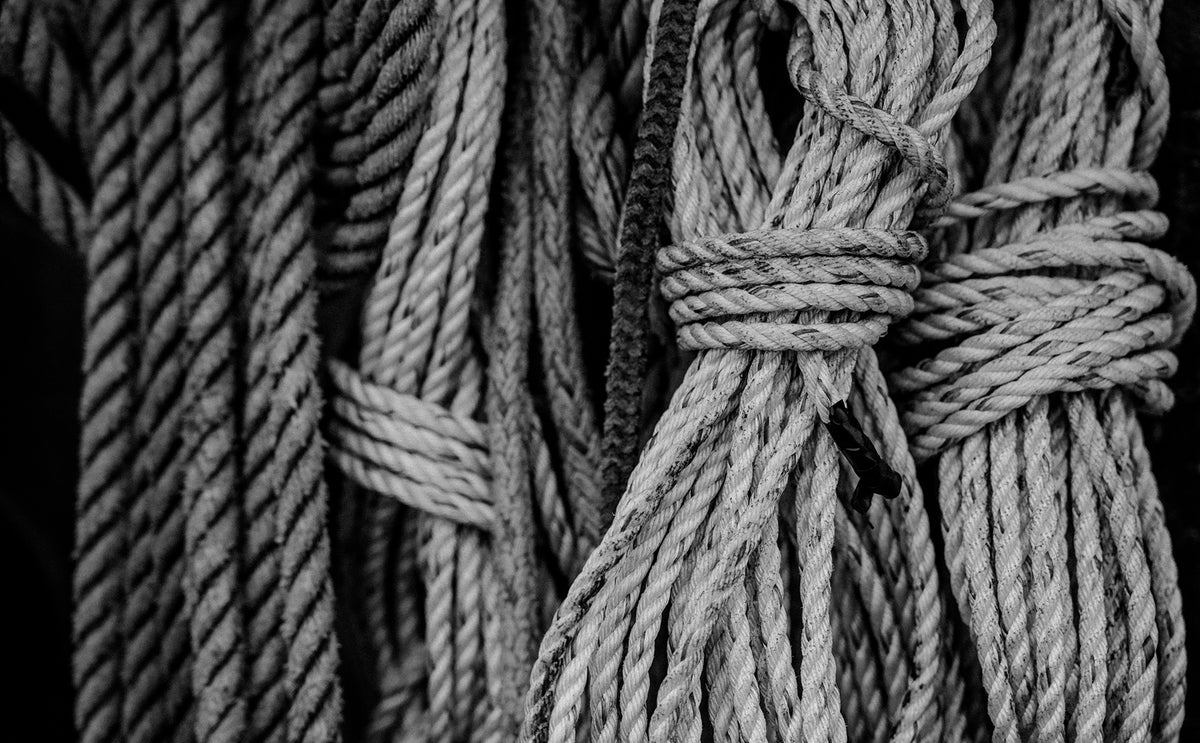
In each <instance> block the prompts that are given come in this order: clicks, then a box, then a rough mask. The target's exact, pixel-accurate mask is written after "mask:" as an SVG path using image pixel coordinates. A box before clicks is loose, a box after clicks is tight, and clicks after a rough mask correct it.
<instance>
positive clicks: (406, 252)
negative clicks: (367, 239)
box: [330, 0, 505, 740]
mask: <svg viewBox="0 0 1200 743" xmlns="http://www.w3.org/2000/svg"><path fill="white" fill-rule="evenodd" d="M443 12H444V13H445V14H446V15H445V17H444V18H440V19H439V20H438V21H437V24H436V25H437V26H438V27H440V28H444V29H445V36H444V38H443V39H442V40H441V48H442V54H441V56H440V58H439V59H438V60H437V68H436V72H435V73H434V77H433V79H434V80H435V83H434V87H433V92H432V97H431V100H430V113H429V121H428V126H427V127H426V129H425V131H424V132H423V133H422V135H421V138H420V140H419V142H417V143H416V148H415V150H414V152H413V155H412V161H413V166H412V169H411V170H410V171H409V173H408V176H407V178H406V179H405V180H404V183H403V189H402V191H401V193H400V198H399V203H398V205H397V206H396V207H395V217H394V218H393V220H392V223H391V227H390V232H389V233H388V234H387V241H386V245H385V246H384V248H383V259H382V262H381V264H380V266H379V268H378V270H377V271H376V274H375V279H374V281H373V283H372V286H371V288H370V290H369V293H368V296H367V299H366V303H365V308H364V312H363V332H362V338H363V346H362V351H361V353H360V357H359V369H358V371H353V370H351V369H350V368H349V367H347V366H345V365H337V364H335V365H334V366H333V368H332V372H333V374H332V381H333V383H334V386H335V390H336V397H335V400H334V405H333V422H332V425H331V431H330V432H331V435H332V437H333V443H334V451H333V458H334V461H335V462H336V463H337V464H338V465H339V467H340V468H341V469H342V470H343V472H345V473H346V474H347V475H348V476H349V477H350V478H351V479H352V480H353V481H354V482H355V483H357V484H358V485H361V486H363V487H365V488H367V489H369V490H370V491H373V492H374V493H376V494H378V495H376V496H371V495H369V494H367V493H362V492H353V491H352V492H350V493H348V494H347V497H350V498H372V499H373V500H372V501H371V502H370V503H369V505H368V507H367V509H366V510H367V514H366V515H365V518H364V522H365V523H362V524H360V525H359V526H358V527H357V528H358V529H361V530H362V532H361V533H362V538H364V539H367V540H368V544H367V547H366V557H365V561H364V563H363V564H362V566H361V569H362V570H363V573H364V574H363V576H362V581H363V585H364V586H365V590H366V591H368V592H369V593H368V597H367V602H366V624H367V627H366V640H367V642H368V643H369V644H370V652H371V654H372V655H373V656H374V657H375V658H376V659H377V668H376V673H375V678H376V682H377V683H378V684H379V690H378V691H379V695H380V696H379V699H378V701H377V703H376V704H375V706H374V709H373V710H372V712H371V715H370V721H369V730H368V735H369V736H370V737H372V738H384V739H391V738H392V737H395V736H398V735H401V734H409V735H412V734H415V731H418V730H419V731H421V732H422V734H423V735H427V736H428V737H429V738H431V739H434V740H448V739H466V738H468V737H471V738H472V739H473V738H476V737H478V738H480V739H491V738H492V737H494V736H495V735H496V734H497V732H496V731H495V730H494V729H489V728H491V727H492V723H490V722H489V720H490V717H491V712H490V711H489V709H488V707H489V705H490V702H489V700H488V699H487V695H486V691H485V689H484V683H485V682H484V679H485V678H486V675H487V674H488V673H489V672H490V670H491V669H490V665H491V664H490V662H489V661H487V660H486V659H485V651H487V652H495V651H496V650H498V648H494V647H487V646H486V645H485V637H486V636H487V635H488V634H490V633H492V632H493V630H492V629H491V628H490V627H489V626H488V625H490V624H491V623H494V622H496V621H499V620H498V618H497V617H495V616H494V615H489V614H488V613H487V612H485V607H484V603H483V591H484V585H485V583H484V581H485V579H486V573H485V571H484V569H483V566H484V565H485V564H487V563H488V556H487V552H488V547H487V542H486V539H485V536H486V532H485V531H481V528H482V529H485V530H486V529H487V528H488V527H489V525H490V523H491V522H492V520H493V509H492V504H491V502H490V500H491V497H490V493H489V490H488V479H489V474H490V473H489V471H488V470H489V467H488V464H487V458H488V452H487V448H486V439H485V435H484V433H483V429H482V427H481V426H480V425H479V424H478V423H476V422H475V420H474V416H476V415H477V414H478V412H479V408H480V397H481V395H482V387H483V377H482V370H483V366H482V361H481V359H480V358H479V356H478V351H477V350H476V349H475V348H473V347H474V345H475V342H474V340H473V339H472V338H471V337H470V336H469V334H468V333H469V326H470V312H471V301H472V297H473V295H474V286H475V280H476V267H477V264H478V261H479V257H480V253H481V241H482V238H483V226H484V225H483V216H484V212H485V210H486V208H487V203H488V199H487V196H488V188H489V183H490V180H491V172H492V167H493V163H494V157H495V150H496V143H497V141H498V136H499V126H500V118H499V113H500V101H501V99H502V95H503V92H504V81H505V65H504V61H503V60H504V51H505V47H504V17H503V14H502V8H501V7H500V5H499V3H497V2H494V1H493V0H460V1H458V2H454V3H451V4H450V5H449V6H447V7H446V8H445V9H443ZM427 25H428V23H427ZM401 61H403V60H401ZM398 502H399V503H404V504H406V505H408V506H409V507H411V508H414V509H417V513H416V514H414V516H415V519H416V526H415V529H412V530H407V531H402V530H401V528H400V526H399V523H400V522H403V521H407V520H409V519H410V518H412V516H408V515H401V514H400V513H399V509H398V508H397V505H398ZM401 540H407V541H409V542H410V544H409V545H408V546H401V547H400V549H402V550H405V551H406V552H407V553H408V554H410V555H415V557H416V559H415V560H412V559H411V558H410V559H408V560H406V561H405V565H404V566H403V568H401V566H400V565H398V564H397V565H394V566H393V565H391V564H390V563H391V562H392V561H393V559H394V558H392V554H393V550H394V549H395V545H396V542H398V541H401ZM414 542H415V543H414ZM401 569H403V570H404V572H403V573H400V572H399V571H400V570H401ZM393 570H395V571H397V572H392V571H393ZM413 572H415V573H417V574H418V575H419V578H420V583H422V584H423V587H424V592H423V593H424V607H423V608H422V607H420V605H419V603H418V602H419V597H418V596H414V595H405V593H404V590H403V588H404V585H406V584H408V583H409V581H410V580H411V579H410V578H409V577H408V575H407V574H411V573H413ZM392 575H397V576H398V577H400V578H401V580H403V581H404V583H403V584H401V585H400V586H395V585H390V583H391V582H392V579H391V577H390V576H392ZM415 613H423V614H424V620H425V621H424V627H423V628H421V627H420V626H419V625H418V624H417V623H416V622H414V621H413V620H414V619H415V617H413V616H412V615H413V614H415ZM389 616H391V617H396V619H395V621H396V622H397V623H398V624H397V626H391V623H390V622H389ZM422 635H423V636H422ZM423 657H424V658H427V659H428V664H427V665H426V663H424V662H423V661H422V658H423Z"/></svg>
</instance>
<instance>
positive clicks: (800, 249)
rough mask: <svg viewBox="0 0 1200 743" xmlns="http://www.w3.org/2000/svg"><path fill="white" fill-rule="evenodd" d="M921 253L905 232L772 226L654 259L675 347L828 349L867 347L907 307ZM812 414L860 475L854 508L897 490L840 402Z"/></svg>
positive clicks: (915, 236) (914, 236)
mask: <svg viewBox="0 0 1200 743" xmlns="http://www.w3.org/2000/svg"><path fill="white" fill-rule="evenodd" d="M926 252H927V250H926V245H925V240H924V238H922V237H921V235H920V234H919V233H916V232H910V231H887V230H879V229H861V228H850V227H842V228H837V229H830V230H822V229H809V230H795V229H786V228H777V229H771V230H756V231H751V232H745V233H739V234H731V235H724V236H721V237H714V238H706V239H703V240H700V241H696V242H691V243H684V244H682V245H679V246H671V247H667V248H663V249H661V250H659V252H658V261H657V267H658V270H659V272H660V273H661V275H662V277H663V279H662V283H661V285H660V287H659V288H660V291H661V293H662V295H663V297H664V298H665V299H666V300H668V301H669V302H670V303H671V304H670V309H669V312H670V316H671V319H672V320H673V321H674V322H675V325H676V341H677V342H678V343H679V345H680V347H681V348H685V349H688V350H702V349H732V350H743V351H749V350H753V351H762V352H771V351H774V352H788V351H791V352H809V353H811V352H822V353H834V352H838V351H857V350H859V349H862V348H869V347H871V346H873V345H874V344H875V343H877V342H878V341H879V340H880V339H881V338H882V337H883V336H884V334H885V333H887V330H888V327H889V326H890V325H891V324H892V323H893V322H895V321H897V320H899V319H902V318H904V317H905V316H906V315H908V314H909V313H910V312H911V311H912V309H913V300H912V296H911V292H912V291H913V290H914V289H916V288H917V285H918V283H919V280H920V273H919V271H918V270H917V264H918V263H920V261H922V260H923V259H924V258H925V255H926ZM815 313H826V314H827V313H836V314H835V315H833V317H830V318H828V319H830V320H834V321H832V322H815V321H814V320H815V319H816V317H815V316H814V315H815ZM806 320H807V322H806ZM818 415H819V417H820V418H821V420H822V421H823V422H824V424H825V426H826V428H827V429H828V430H829V433H830V435H831V436H832V437H833V440H834V443H835V444H836V445H837V447H838V450H839V451H840V452H841V453H842V455H843V456H844V457H845V458H846V460H847V462H848V463H849V464H850V466H851V468H852V469H853V470H854V472H855V474H856V475H857V476H858V479H859V482H858V484H857V485H856V487H855V490H854V493H853V495H852V496H851V505H852V507H853V508H854V509H855V510H857V511H859V512H860V513H865V512H866V511H867V509H868V506H869V503H870V496H871V494H872V493H877V494H879V495H882V496H884V497H885V498H888V499H891V498H896V497H898V496H899V495H900V493H901V490H902V486H901V482H900V477H899V476H898V475H897V474H896V472H895V471H894V470H892V469H891V467H890V466H888V465H887V463H886V462H884V461H883V460H881V459H880V457H879V454H878V453H877V452H876V449H875V446H874V445H873V444H872V442H871V441H870V440H869V438H868V437H867V436H866V434H865V433H864V432H863V429H862V425H861V423H859V421H858V420H857V419H856V418H855V417H854V414H853V413H852V412H851V411H850V410H849V409H848V408H847V406H846V403H845V401H844V400H840V399H839V400H826V401H824V403H823V405H822V407H820V408H819V410H818Z"/></svg>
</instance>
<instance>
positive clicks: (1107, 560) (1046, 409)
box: [892, 0, 1196, 741]
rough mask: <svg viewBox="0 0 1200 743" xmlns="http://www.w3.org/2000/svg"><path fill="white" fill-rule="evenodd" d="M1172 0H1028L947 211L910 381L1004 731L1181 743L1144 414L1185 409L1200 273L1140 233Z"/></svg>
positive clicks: (1155, 231) (1152, 221)
mask: <svg viewBox="0 0 1200 743" xmlns="http://www.w3.org/2000/svg"><path fill="white" fill-rule="evenodd" d="M1159 5H1160V4H1159V3H1158V2H1153V1H1152V2H1125V1H1124V0H1105V1H1104V2H1093V1H1084V0H1080V1H1079V2H1064V3H1052V2H1035V3H1034V4H1033V6H1032V10H1031V14H1030V18H1029V22H1028V26H1027V28H1026V30H1025V38H1024V41H1023V43H1022V44H1021V46H1020V49H1021V53H1020V59H1019V60H1018V62H1017V65H1016V68H1015V70H1014V71H1013V74H1012V79H1011V84H1010V87H1009V89H1008V94H1007V99H1006V101H1005V105H1004V109H1003V110H1004V115H1003V117H1002V118H1001V120H1000V122H999V123H998V125H997V130H996V135H995V141H994V143H993V144H992V145H991V154H990V164H989V169H988V172H987V174H986V179H985V180H984V185H982V187H981V188H979V190H977V191H974V192H973V193H970V194H967V195H966V196H963V197H960V198H959V199H956V200H955V202H954V203H953V204H952V205H951V207H950V208H949V209H948V211H947V213H946V216H945V217H944V218H943V220H942V221H940V222H938V223H937V224H941V225H947V226H950V225H955V224H962V225H963V227H954V228H953V229H960V230H963V233H962V236H963V238H964V239H965V240H966V242H967V244H968V245H969V246H970V247H969V249H968V250H967V252H963V253H958V254H953V255H950V256H948V257H946V258H945V260H943V261H940V262H937V263H934V264H932V265H930V266H929V267H928V269H927V270H926V271H925V273H924V276H923V280H922V287H921V289H920V290H919V291H918V292H917V293H916V295H915V300H916V305H917V309H916V312H915V313H914V315H913V316H912V317H911V318H910V320H909V321H908V322H907V323H906V324H905V325H903V326H902V328H901V329H900V338H901V340H902V341H905V342H908V343H914V344H936V349H937V350H936V351H933V350H931V351H929V352H928V356H927V358H925V360H923V361H921V362H920V363H918V364H916V365H915V366H912V367H910V368H908V369H905V370H903V371H901V372H899V373H897V374H896V375H895V376H894V377H893V380H892V382H893V388H894V389H895V390H896V391H897V393H898V394H902V395H906V396H907V400H906V402H905V405H904V409H905V415H904V422H905V426H906V428H907V429H908V431H909V433H910V442H911V446H912V449H913V452H914V455H915V456H917V457H918V458H920V459H928V458H934V459H936V461H937V473H938V481H939V501H940V503H941V512H942V520H943V524H942V528H943V532H944V533H945V535H946V540H945V542H946V559H947V562H948V564H949V568H950V579H951V580H950V582H951V587H952V589H953V591H954V594H955V596H956V598H957V599H958V604H959V608H960V611H961V613H962V615H963V617H964V619H965V620H966V621H967V622H968V623H969V625H970V629H971V637H972V640H973V645H974V649H975V652H976V653H977V655H978V658H979V663H980V667H981V670H982V682H983V685H984V689H985V690H986V693H987V701H988V709H987V712H988V716H989V717H990V721H989V720H978V719H977V720H972V730H971V731H969V734H971V735H974V736H978V735H979V734H980V733H982V732H984V731H985V730H986V728H987V726H988V723H989V722H990V724H991V725H994V728H995V733H994V737H993V739H994V740H1004V741H1017V740H1055V739H1056V740H1064V739H1065V740H1080V741H1083V740H1154V741H1173V740H1177V739H1178V737H1179V730H1180V726H1181V723H1182V716H1183V695H1184V645H1183V622H1182V616H1181V610H1180V599H1179V588H1178V582H1177V578H1176V570H1175V565H1174V561H1173V559H1172V556H1171V548H1170V541H1169V538H1168V536H1167V533H1166V529H1165V526H1164V524H1163V515H1162V506H1161V504H1160V503H1159V502H1158V499H1157V491H1156V488H1155V485H1154V480H1153V477H1152V475H1151V474H1150V467H1149V461H1148V457H1147V453H1146V450H1145V446H1144V444H1143V442H1142V434H1141V429H1140V426H1139V424H1138V422H1137V420H1136V418H1135V415H1134V412H1133V406H1134V405H1137V406H1138V407H1141V408H1142V409H1145V410H1148V411H1152V412H1153V411H1161V410H1164V409H1165V408H1167V407H1169V406H1170V404H1171V394H1170V391H1169V390H1168V389H1167V387H1166V385H1165V383H1164V382H1163V379H1164V378H1166V377H1168V376H1169V375H1170V374H1171V373H1173V371H1174V369H1175V358H1174V356H1173V354H1171V353H1170V352H1169V350H1168V349H1169V348H1170V347H1171V346H1172V345H1173V344H1174V343H1176V342H1178V340H1179V337H1180V335H1181V334H1182V333H1183V331H1184V330H1185V329H1186V327H1187V325H1188V323H1189V322H1190V320H1191V317H1192V315H1193V313H1194V308H1195V302H1196V297H1195V294H1196V290H1195V285H1194V282H1193V280H1192V279H1191V277H1190V276H1189V275H1188V273H1187V271H1186V269H1185V268H1184V267H1183V266H1182V265H1180V264H1179V263H1178V262H1177V261H1175V260H1173V259H1172V258H1170V257H1169V256H1167V255H1165V254H1163V253H1162V252H1160V251H1158V250H1155V249H1153V248H1150V247H1147V245H1146V243H1149V242H1152V241H1154V240H1156V239H1158V238H1159V237H1161V236H1162V234H1163V233H1164V232H1165V230H1166V220H1165V219H1164V218H1163V217H1162V215H1160V214H1158V213H1157V212H1154V211H1150V210H1149V209H1148V207H1151V206H1153V204H1154V202H1155V201H1156V199H1157V188H1156V187H1155V184H1154V181H1153V179H1152V178H1150V177H1149V176H1148V175H1147V174H1146V173H1145V172H1143V171H1144V169H1145V168H1146V167H1148V166H1149V164H1150V162H1151V160H1152V158H1153V156H1154V154H1155V153H1156V151H1157V149H1158V145H1159V143H1160V142H1161V140H1162V136H1163V131H1164V128H1165V125H1166V121H1165V116H1166V105H1167V90H1166V79H1165V75H1164V72H1163V64H1162V59H1161V57H1160V56H1159V53H1158V50H1157V47H1156V46H1155V37H1156V35H1157V32H1158V14H1159Z"/></svg>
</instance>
